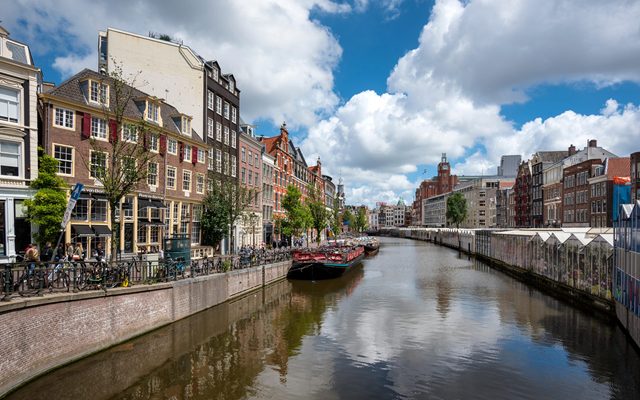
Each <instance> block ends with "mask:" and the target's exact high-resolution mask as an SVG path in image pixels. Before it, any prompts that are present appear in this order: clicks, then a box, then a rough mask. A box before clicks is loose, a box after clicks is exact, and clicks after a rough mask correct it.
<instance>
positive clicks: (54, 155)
mask: <svg viewBox="0 0 640 400" xmlns="http://www.w3.org/2000/svg"><path fill="white" fill-rule="evenodd" d="M51 146H52V151H51V154H52V155H53V158H55V159H56V160H58V172H57V175H61V176H74V174H75V166H76V160H75V156H76V151H75V150H76V149H75V148H74V147H73V146H68V145H66V144H60V143H52V144H51ZM56 147H65V148H67V149H71V161H70V162H71V173H70V174H65V173H62V172H60V159H59V158H57V157H56ZM65 162H66V160H65Z"/></svg>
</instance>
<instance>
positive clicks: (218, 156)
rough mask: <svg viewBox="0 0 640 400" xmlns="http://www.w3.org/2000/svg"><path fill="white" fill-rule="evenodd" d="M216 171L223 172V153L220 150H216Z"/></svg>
mask: <svg viewBox="0 0 640 400" xmlns="http://www.w3.org/2000/svg"><path fill="white" fill-rule="evenodd" d="M216 171H217V172H218V173H221V172H222V151H220V149H216Z"/></svg>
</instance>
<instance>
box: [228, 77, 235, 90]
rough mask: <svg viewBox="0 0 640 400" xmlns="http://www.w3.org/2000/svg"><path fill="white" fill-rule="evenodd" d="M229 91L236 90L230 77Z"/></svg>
mask: <svg viewBox="0 0 640 400" xmlns="http://www.w3.org/2000/svg"><path fill="white" fill-rule="evenodd" d="M229 91H230V92H231V93H234V92H235V91H236V89H235V83H234V82H233V79H230V80H229Z"/></svg>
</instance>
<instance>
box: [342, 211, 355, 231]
mask: <svg viewBox="0 0 640 400" xmlns="http://www.w3.org/2000/svg"><path fill="white" fill-rule="evenodd" d="M342 223H343V224H344V225H349V228H350V229H352V228H353V213H352V212H351V210H349V209H348V208H347V209H346V210H344V212H343V213H342Z"/></svg>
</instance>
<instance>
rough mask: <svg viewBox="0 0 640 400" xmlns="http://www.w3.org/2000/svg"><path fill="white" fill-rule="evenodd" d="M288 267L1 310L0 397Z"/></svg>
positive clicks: (54, 298)
mask: <svg viewBox="0 0 640 400" xmlns="http://www.w3.org/2000/svg"><path fill="white" fill-rule="evenodd" d="M290 266H291V261H283V262H279V263H275V264H269V265H265V266H259V267H253V268H247V269H244V270H237V271H231V272H228V273H224V274H213V275H207V276H200V277H196V278H189V279H184V280H180V281H175V282H167V283H159V284H154V285H139V286H133V287H128V288H115V289H110V290H108V291H106V292H104V291H88V292H79V293H65V294H54V295H48V296H44V297H37V298H36V297H34V298H25V299H19V300H13V301H11V302H8V303H2V304H0V337H1V338H2V346H0V397H1V396H2V395H3V394H5V393H7V392H8V391H10V390H12V389H14V388H16V387H18V386H20V385H22V384H24V383H25V382H27V381H29V380H31V379H33V378H35V377H36V376H39V375H42V374H44V373H46V372H48V371H50V370H52V369H54V368H56V367H59V366H61V365H64V364H67V363H70V362H72V361H75V360H78V359H80V358H83V357H86V356H87V355H89V354H92V353H95V352H98V351H100V350H104V349H106V348H109V347H111V346H114V345H116V344H118V343H121V342H124V341H126V340H129V339H131V338H134V337H136V336H139V335H142V334H144V333H147V332H150V331H152V330H155V329H157V328H159V327H162V326H164V325H168V324H171V323H173V322H175V321H178V320H181V319H183V318H185V317H188V316H190V315H193V314H196V313H198V312H200V311H203V310H206V309H207V308H210V307H213V306H216V305H218V304H222V303H224V302H226V301H227V300H230V299H234V298H237V297H241V296H243V295H244V294H246V293H248V292H251V291H252V290H255V289H258V288H261V287H263V286H265V285H268V284H270V283H272V282H275V281H277V280H280V279H284V278H285V277H286V273H287V271H288V269H289V267H290ZM89 385H90V383H89Z"/></svg>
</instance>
